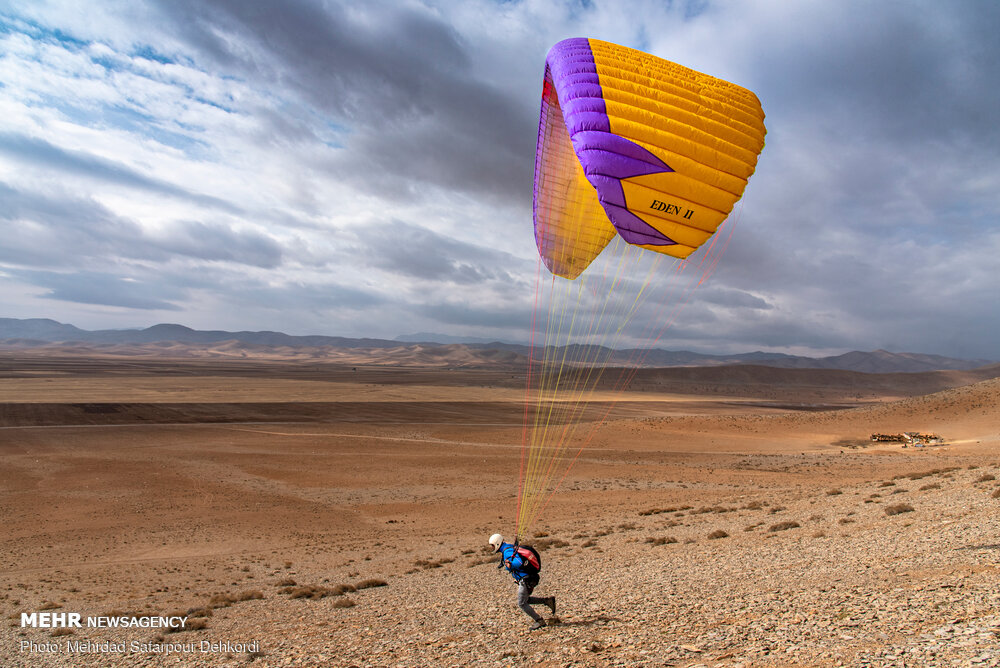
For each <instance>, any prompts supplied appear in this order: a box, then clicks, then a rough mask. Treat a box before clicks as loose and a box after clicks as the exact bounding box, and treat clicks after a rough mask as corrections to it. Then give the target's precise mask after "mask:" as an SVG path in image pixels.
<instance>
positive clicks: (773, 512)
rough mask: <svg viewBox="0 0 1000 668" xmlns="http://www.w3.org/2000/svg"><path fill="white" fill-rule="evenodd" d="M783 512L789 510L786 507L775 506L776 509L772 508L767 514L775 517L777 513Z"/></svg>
mask: <svg viewBox="0 0 1000 668" xmlns="http://www.w3.org/2000/svg"><path fill="white" fill-rule="evenodd" d="M782 510H787V509H786V508H785V507H784V506H775V507H774V508H771V509H770V510H769V511H767V512H769V513H770V514H772V515H774V514H775V513H780V512H781V511H782Z"/></svg>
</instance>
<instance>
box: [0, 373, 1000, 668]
mask: <svg viewBox="0 0 1000 668" xmlns="http://www.w3.org/2000/svg"><path fill="white" fill-rule="evenodd" d="M358 373H359V372H356V371H351V370H350V369H342V370H340V371H337V372H336V373H334V372H332V371H330V370H328V372H327V375H326V376H323V377H319V376H318V375H317V374H318V372H317V371H316V370H315V369H308V368H295V367H280V366H279V367H273V366H257V367H254V365H253V364H252V363H249V362H248V363H247V364H246V366H243V367H239V368H238V369H236V370H234V369H233V368H232V367H222V371H220V367H214V366H212V367H195V366H184V365H178V364H174V365H166V366H163V367H158V366H156V365H155V364H154V365H153V366H148V365H147V366H142V365H139V367H138V368H137V367H134V366H122V365H121V364H120V363H118V362H115V363H111V364H110V365H105V364H103V363H101V364H96V363H95V364H91V365H89V366H88V364H83V363H81V360H76V361H75V362H73V361H67V360H63V361H62V362H60V363H59V364H53V365H50V366H48V367H44V368H43V367H38V366H31V365H25V366H22V367H18V368H8V370H7V373H6V374H5V375H6V376H7V378H5V379H3V380H0V397H3V399H0V404H3V405H4V406H6V407H7V408H6V409H5V410H6V411H7V412H6V413H3V414H2V415H5V416H7V418H10V416H12V415H15V414H16V415H17V416H19V417H18V418H17V420H14V421H13V422H12V421H9V420H8V421H6V422H5V424H6V428H4V429H0V462H2V466H0V508H3V511H4V525H3V526H4V537H5V540H4V541H3V543H2V546H0V557H2V558H0V564H2V566H0V609H2V610H3V612H4V615H5V617H7V618H8V619H9V625H5V626H4V627H3V629H2V631H0V634H2V637H0V665H3V666H7V665H14V666H17V665H23V666H38V665H42V666H45V665H60V666H63V665H65V666H76V665H93V666H104V665H245V664H247V663H248V662H250V660H251V659H253V661H252V663H253V665H260V666H283V665H304V666H305V665H308V666H311V665H428V664H430V663H432V662H433V663H435V664H437V665H440V664H443V665H522V664H526V663H532V664H537V665H553V666H555V665H559V666H565V665H665V664H669V665H697V664H701V665H724V666H733V665H776V666H784V665H838V664H843V665H864V664H866V663H867V665H970V664H972V663H976V665H1000V654H998V653H997V649H996V647H997V640H996V638H997V636H996V634H997V633H998V632H1000V619H998V616H997V614H998V613H997V610H998V608H997V604H998V603H1000V600H998V597H997V594H996V589H995V581H996V575H997V571H998V567H997V555H998V554H1000V552H998V550H1000V547H998V546H997V543H998V540H997V538H996V536H997V535H998V531H997V530H998V529H1000V526H998V519H997V518H998V513H997V510H998V505H1000V499H997V498H993V496H992V495H993V493H994V490H995V489H996V488H997V482H996V480H995V476H998V475H1000V427H998V425H1000V381H998V380H988V381H984V382H980V383H977V384H974V385H969V386H963V387H956V388H953V389H948V390H945V391H943V392H939V393H937V394H933V395H930V396H922V397H910V398H906V399H903V400H899V401H892V402H882V401H880V400H882V399H884V398H885V396H886V395H885V394H878V393H875V394H876V396H875V397H874V399H872V397H870V396H866V398H865V401H863V402H862V404H861V405H860V406H859V407H858V408H854V409H848V410H837V411H823V410H819V411H816V410H796V411H792V410H789V409H788V408H787V407H786V408H780V407H778V406H776V405H775V404H774V402H775V401H778V400H780V402H784V403H786V404H787V403H788V401H789V400H790V399H791V398H794V397H795V396H798V394H797V392H798V389H797V388H785V389H782V387H781V385H779V384H775V385H773V386H771V388H770V391H771V392H772V396H771V397H761V396H757V395H754V394H751V395H749V396H735V397H734V396H732V395H731V394H729V391H730V390H729V389H727V390H726V391H725V392H719V393H713V392H707V393H704V394H703V395H700V396H697V395H680V394H670V393H669V392H667V391H666V390H667V389H668V388H662V389H661V390H660V393H659V394H653V395H650V392H649V391H642V390H638V391H636V392H634V393H633V395H631V396H632V398H638V399H641V400H642V401H634V402H630V404H629V411H624V412H621V413H618V414H616V415H615V416H614V417H613V419H612V420H610V421H609V422H607V423H606V424H604V425H603V426H602V427H600V428H597V429H595V430H594V431H593V432H592V433H590V434H589V438H590V440H589V446H588V448H587V449H586V450H585V451H584V452H583V453H582V455H581V457H580V459H579V460H578V461H577V463H576V465H575V466H574V467H573V469H572V470H571V471H570V472H569V474H568V476H567V478H566V481H565V483H564V485H563V487H562V488H561V490H560V491H559V492H558V493H557V494H556V495H555V496H554V497H553V501H552V503H551V505H550V506H549V508H548V509H547V511H546V513H545V515H544V517H543V518H542V521H541V522H539V523H538V525H537V526H535V527H534V532H536V533H538V534H548V535H547V536H543V535H539V536H537V537H534V538H533V540H535V542H536V543H538V544H539V545H541V546H543V547H545V548H546V549H544V552H543V557H544V559H545V563H546V574H545V579H544V584H543V587H544V588H545V589H547V590H549V591H554V592H556V593H557V594H558V595H559V598H560V608H561V609H560V610H559V611H558V615H557V616H558V618H559V620H560V621H561V623H559V624H556V625H553V626H551V627H549V628H547V629H545V630H543V631H541V632H538V633H536V634H533V635H529V634H527V633H526V631H525V627H526V621H527V620H526V618H524V617H523V615H521V613H520V612H519V611H517V610H516V608H514V607H513V599H512V597H513V587H512V585H510V584H509V583H508V582H507V580H506V579H505V577H504V576H503V575H502V574H501V573H498V572H496V571H495V570H494V569H493V567H492V566H490V565H489V564H487V563H486V561H487V558H486V555H484V554H483V552H482V543H483V542H484V541H485V537H486V536H487V535H488V534H489V533H491V532H492V531H494V530H501V531H509V529H510V527H511V524H512V517H513V513H514V509H515V505H516V491H517V484H516V479H517V470H518V463H519V457H520V441H521V416H522V414H523V405H521V404H519V403H518V401H519V397H518V395H517V392H516V388H515V387H514V384H515V383H516V379H515V380H514V381H511V379H510V376H511V375H512V374H511V373H509V372H492V371H491V372H482V373H480V372H475V373H473V372H469V374H467V375H461V376H454V375H450V376H449V375H446V374H445V375H443V374H442V372H440V371H435V372H434V373H428V372H426V371H424V370H420V369H416V370H412V372H411V371H399V370H396V371H394V372H393V375H392V376H391V377H389V376H386V375H384V373H385V371H384V370H367V371H366V370H362V372H361V373H362V375H361V376H357V375H355V374H358ZM352 381H355V382H353V383H352ZM503 382H510V383H511V386H510V387H508V388H506V389H502V388H501V387H500V386H501V385H502V384H503ZM734 382H735V381H734V380H733V379H732V378H730V380H729V381H728V386H729V388H731V387H732V385H733V383H734ZM878 382H879V383H884V382H886V381H884V380H879V381H878ZM47 384H48V385H49V387H48V388H47V387H46V385H47ZM722 384H725V383H721V382H720V383H718V384H717V385H715V386H714V387H715V388H716V389H718V388H719V386H721V385H722ZM819 385H821V383H819V382H817V386H819ZM753 386H754V385H752V384H751V385H748V386H747V387H753ZM705 387H707V388H709V389H710V390H711V389H712V387H713V385H712V384H711V383H708V384H705ZM900 389H905V388H901V387H892V388H890V390H891V392H889V394H892V395H893V396H895V395H896V391H897V390H900ZM868 391H869V390H866V393H867V392H868ZM82 397H86V400H85V401H81V398H82ZM773 397H778V398H779V399H774V398H773ZM826 398H827V399H837V400H838V401H845V402H846V401H848V400H849V397H847V396H845V395H844V394H843V393H841V394H838V395H837V396H836V397H833V396H832V395H831V396H828V397H826ZM650 399H665V401H653V402H651V401H649V400H650ZM869 399H871V400H872V401H875V403H869ZM60 402H63V403H60ZM254 402H257V403H254ZM70 404H73V405H78V404H85V405H87V406H91V407H94V406H102V405H103V406H104V407H105V408H107V406H108V405H111V404H115V405H118V406H119V408H118V409H116V410H117V412H114V413H106V412H105V413H102V412H100V410H104V409H100V410H97V409H93V408H92V409H91V410H95V411H96V412H91V413H86V412H85V409H82V408H73V406H69V405H70ZM199 404H200V405H202V406H206V405H208V406H211V407H212V410H214V411H215V412H214V413H211V415H212V416H214V418H216V419H218V418H220V416H221V417H222V418H225V417H226V415H228V416H229V420H230V421H228V422H225V421H216V422H214V423H212V424H206V423H205V422H204V421H202V422H199V421H198V420H197V419H195V418H197V417H198V414H197V413H196V412H189V413H186V414H184V415H186V416H187V418H189V419H188V420H187V421H186V423H183V422H184V421H182V420H175V421H174V422H175V423H173V424H150V422H151V420H150V419H147V418H149V417H150V416H153V417H155V416H161V417H162V415H164V413H162V412H161V413H155V412H153V413H144V412H143V411H153V410H154V409H157V407H159V408H158V410H161V411H162V410H166V408H164V407H165V406H166V407H172V408H170V410H178V411H179V410H181V409H178V408H176V407H177V406H188V407H191V406H195V405H199ZM370 404H375V405H376V410H370V411H366V410H363V408H364V406H366V405H370ZM278 405H285V406H288V405H298V406H299V409H296V411H297V412H296V411H292V410H291V409H288V410H289V411H291V412H290V413H285V414H281V413H280V412H279V413H276V414H271V417H272V418H274V419H272V420H269V421H268V423H267V424H262V423H261V421H260V420H248V419H244V418H246V417H247V416H250V417H252V416H253V413H252V409H253V407H254V406H257V407H258V408H261V410H264V408H263V407H270V408H267V410H277V409H275V408H274V406H278ZM302 405H309V406H311V408H308V410H307V409H306V408H302ZM331 406H334V407H337V408H338V410H335V411H334V410H329V407H331ZM11 407H14V408H11ZM25 407H27V408H25ZM33 410H34V411H36V412H35V413H34V415H35V419H36V420H37V422H36V424H34V425H32V424H26V423H25V420H26V417H25V416H28V417H30V416H31V415H32V413H31V411H33ZM74 410H76V411H81V412H78V413H74V412H73V411H74ZM188 410H190V411H193V409H190V408H189V409H188ZM203 410H207V409H203ZM17 411H20V412H17ZM25 411H27V412H25ZM74 415H89V416H90V417H91V420H90V421H89V422H86V423H82V424H78V425H74V424H73V423H72V422H68V421H67V420H68V418H69V417H72V416H74ZM56 416H58V417H59V419H58V420H56ZM113 416H117V417H114V419H112V418H113ZM233 420H238V421H233ZM45 425H50V426H45ZM904 429H905V430H921V431H923V430H926V431H935V432H938V433H940V434H942V435H943V436H945V437H946V438H947V439H949V442H950V443H951V444H950V445H947V446H944V447H938V448H926V449H921V450H917V449H907V450H903V449H901V448H899V447H898V446H883V447H880V448H873V447H867V448H851V447H846V446H845V444H849V443H853V442H854V441H857V440H863V439H864V437H866V436H867V434H868V433H870V432H871V431H889V430H904ZM991 476H993V479H991ZM900 504H906V505H908V506H910V507H911V508H912V510H911V511H906V512H901V513H898V514H892V515H890V514H887V512H886V509H887V508H890V507H892V506H897V505H900ZM782 523H785V524H788V523H796V524H798V525H799V526H797V527H792V528H788V529H781V530H775V531H771V530H769V529H771V528H772V527H775V526H778V525H780V524H782ZM719 531H721V532H725V533H726V534H727V535H726V536H725V537H720V538H710V535H712V534H713V532H719ZM668 539H675V540H676V542H671V541H670V540H668ZM649 541H652V542H649ZM369 579H377V580H380V581H384V582H385V583H386V584H387V586H383V587H374V588H366V589H362V590H360V591H356V592H353V593H351V592H348V593H347V594H346V595H341V596H336V595H331V596H327V597H324V598H319V599H317V600H310V599H306V598H290V596H289V593H291V592H289V593H284V594H283V593H281V592H282V591H283V590H285V589H286V588H287V587H288V586H289V585H282V586H279V585H280V583H282V582H283V581H286V580H294V581H295V582H296V586H300V585H310V586H317V587H328V588H329V587H334V586H336V585H340V584H352V585H356V584H358V583H360V582H363V581H365V580H369ZM241 592H259V594H260V595H261V596H262V598H261V599H253V600H247V601H243V602H235V603H232V604H230V605H228V606H224V605H223V603H224V598H219V597H220V596H225V595H230V597H232V598H238V594H240V593H241ZM254 595H256V594H254ZM213 596H216V605H218V606H219V607H215V608H214V609H212V616H211V617H209V618H208V621H207V628H206V629H204V630H200V631H187V632H183V633H177V634H165V635H161V634H158V632H157V631H154V630H149V629H145V630H131V631H121V630H106V629H103V630H102V629H81V630H78V631H76V632H75V633H73V634H72V635H66V636H59V637H52V636H50V632H49V631H47V630H43V629H22V628H20V623H19V619H20V613H21V612H31V611H38V610H39V609H40V608H42V607H44V606H45V604H46V603H47V602H51V603H53V604H55V605H59V606H61V607H59V608H55V610H57V611H75V612H81V613H83V614H93V615H100V614H106V613H109V612H112V611H127V612H130V613H143V614H156V613H168V612H171V611H175V610H180V611H187V610H191V609H196V608H203V607H206V606H208V607H211V605H210V602H211V600H212V597H213ZM347 600H349V601H351V602H352V603H354V604H355V605H354V606H353V607H337V606H338V605H343V601H347ZM157 637H160V640H159V641H158V642H161V643H169V642H178V643H197V642H200V641H201V640H209V641H226V642H230V643H239V642H249V641H258V643H259V651H260V654H259V655H256V654H255V655H253V656H249V655H248V654H247V652H246V651H244V650H245V648H242V649H237V650H234V651H231V652H227V651H216V652H209V653H201V652H198V651H197V650H192V651H183V652H180V653H178V654H165V653H162V652H160V653H156V652H153V653H148V652H137V653H134V652H130V653H126V654H124V655H119V654H109V653H90V654H70V653H68V650H67V648H68V647H69V645H68V643H69V642H71V641H74V640H81V639H85V638H86V639H93V640H132V639H134V640H137V641H143V642H149V641H155V639H156V638H157ZM22 641H26V642H34V643H36V646H37V644H38V643H45V642H51V643H54V644H55V645H56V647H57V648H58V649H59V652H58V653H44V652H40V651H28V650H26V651H21V645H20V643H21V642H22ZM29 650H30V648H29Z"/></svg>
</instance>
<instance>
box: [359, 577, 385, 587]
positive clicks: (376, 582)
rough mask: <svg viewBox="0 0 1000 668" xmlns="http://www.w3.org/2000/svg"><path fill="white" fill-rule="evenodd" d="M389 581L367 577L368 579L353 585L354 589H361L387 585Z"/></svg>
mask: <svg viewBox="0 0 1000 668" xmlns="http://www.w3.org/2000/svg"><path fill="white" fill-rule="evenodd" d="M388 586H389V583H388V582H386V581H385V580H378V579H375V578H369V579H368V580H362V581H361V582H358V583H357V584H355V585H354V589H355V590H361V589H371V588H373V587H388Z"/></svg>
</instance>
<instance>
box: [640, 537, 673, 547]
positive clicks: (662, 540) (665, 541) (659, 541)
mask: <svg viewBox="0 0 1000 668" xmlns="http://www.w3.org/2000/svg"><path fill="white" fill-rule="evenodd" d="M646 542H647V543H649V544H651V545H669V544H671V543H676V542H677V539H676V538H674V537H673V536H660V537H658V538H652V537H650V538H647V539H646Z"/></svg>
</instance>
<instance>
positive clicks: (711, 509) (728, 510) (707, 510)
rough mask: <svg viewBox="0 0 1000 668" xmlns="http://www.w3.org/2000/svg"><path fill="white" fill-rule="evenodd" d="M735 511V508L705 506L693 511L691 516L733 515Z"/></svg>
mask: <svg viewBox="0 0 1000 668" xmlns="http://www.w3.org/2000/svg"><path fill="white" fill-rule="evenodd" d="M735 510H736V509H735V508H726V507H725V506H704V507H702V508H698V509H696V510H692V511H691V512H690V513H689V514H690V515H705V514H707V513H716V514H720V513H731V512H733V511H735Z"/></svg>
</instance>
